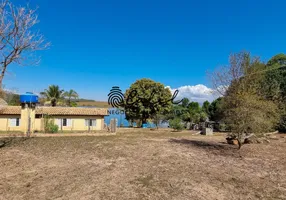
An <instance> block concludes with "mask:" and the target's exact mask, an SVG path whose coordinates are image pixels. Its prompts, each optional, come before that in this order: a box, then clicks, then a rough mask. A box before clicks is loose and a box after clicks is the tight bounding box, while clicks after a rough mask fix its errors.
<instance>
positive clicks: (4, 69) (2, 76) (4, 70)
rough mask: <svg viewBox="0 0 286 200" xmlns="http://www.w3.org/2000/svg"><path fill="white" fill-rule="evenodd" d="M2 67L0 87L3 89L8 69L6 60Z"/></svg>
mask: <svg viewBox="0 0 286 200" xmlns="http://www.w3.org/2000/svg"><path fill="white" fill-rule="evenodd" d="M1 67H2V70H1V74H0V89H3V79H4V75H5V72H6V69H7V65H6V61H4V64H3V65H2V66H1Z"/></svg>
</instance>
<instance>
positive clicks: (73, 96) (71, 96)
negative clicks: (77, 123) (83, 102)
mask: <svg viewBox="0 0 286 200" xmlns="http://www.w3.org/2000/svg"><path fill="white" fill-rule="evenodd" d="M63 96H64V97H65V98H66V100H67V105H68V106H71V99H77V98H78V94H77V92H76V91H74V90H70V91H66V92H65V93H63Z"/></svg>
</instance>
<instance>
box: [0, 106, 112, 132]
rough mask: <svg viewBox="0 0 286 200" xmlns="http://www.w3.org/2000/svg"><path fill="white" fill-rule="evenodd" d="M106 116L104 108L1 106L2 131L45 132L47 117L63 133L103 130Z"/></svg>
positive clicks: (0, 123) (0, 121)
mask: <svg viewBox="0 0 286 200" xmlns="http://www.w3.org/2000/svg"><path fill="white" fill-rule="evenodd" d="M106 115H108V113H107V109H104V108H80V107H36V106H28V105H27V104H26V105H25V104H22V106H0V131H21V132H24V133H26V132H28V131H29V132H36V131H44V121H45V116H49V118H51V119H53V120H54V123H55V124H57V125H58V126H59V130H62V131H92V130H103V129H104V116H106Z"/></svg>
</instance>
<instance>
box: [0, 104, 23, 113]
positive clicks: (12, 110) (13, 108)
mask: <svg viewBox="0 0 286 200" xmlns="http://www.w3.org/2000/svg"><path fill="white" fill-rule="evenodd" d="M0 115H21V106H2V107H0Z"/></svg>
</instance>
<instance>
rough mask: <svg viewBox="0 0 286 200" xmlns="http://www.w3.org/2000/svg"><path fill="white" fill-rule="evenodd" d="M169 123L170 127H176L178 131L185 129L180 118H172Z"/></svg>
mask: <svg viewBox="0 0 286 200" xmlns="http://www.w3.org/2000/svg"><path fill="white" fill-rule="evenodd" d="M169 124H170V127H171V128H173V129H175V130H176V131H181V130H183V129H184V125H183V123H182V120H181V119H180V118H175V119H172V120H170V122H169Z"/></svg>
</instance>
